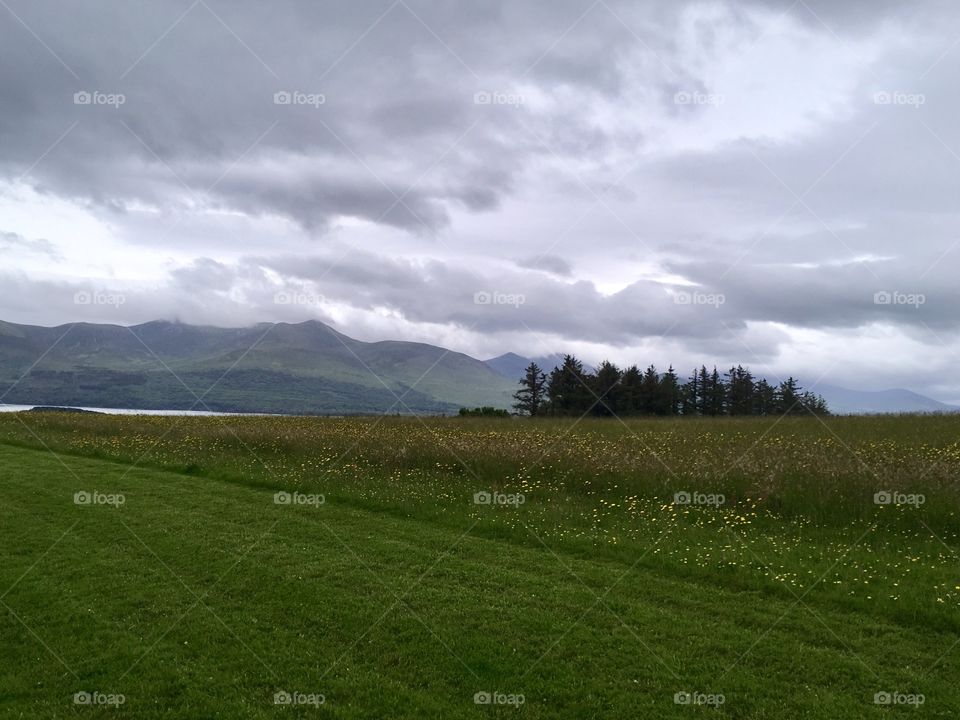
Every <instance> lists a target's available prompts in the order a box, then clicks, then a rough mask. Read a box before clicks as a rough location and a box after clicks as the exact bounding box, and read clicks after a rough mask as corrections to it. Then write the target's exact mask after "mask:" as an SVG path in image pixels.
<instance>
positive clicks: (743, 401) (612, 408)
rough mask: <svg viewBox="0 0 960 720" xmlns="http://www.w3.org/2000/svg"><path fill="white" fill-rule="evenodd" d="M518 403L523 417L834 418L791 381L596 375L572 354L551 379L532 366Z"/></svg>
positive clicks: (735, 372)
mask: <svg viewBox="0 0 960 720" xmlns="http://www.w3.org/2000/svg"><path fill="white" fill-rule="evenodd" d="M514 399H515V400H516V403H515V404H514V409H515V410H516V411H517V412H518V413H520V414H521V415H573V416H577V417H580V416H581V415H585V414H587V413H590V414H591V415H595V416H597V417H609V416H614V415H616V416H618V417H623V416H630V415H699V416H706V415H808V414H811V413H812V414H815V415H828V414H829V410H828V408H827V404H826V402H825V401H824V399H823V398H822V397H821V396H819V395H817V394H815V393H812V392H809V391H805V390H803V388H801V387H800V386H799V384H798V383H797V381H796V380H794V379H793V378H792V377H791V378H787V379H786V380H784V381H783V382H781V383H780V384H779V385H771V384H770V383H768V382H767V381H766V380H765V379H764V378H756V377H754V376H753V373H751V372H750V370H749V369H747V368H744V367H743V366H741V365H737V366H736V367H734V368H730V370H728V371H727V372H725V373H722V374H721V373H720V372H718V371H717V368H716V367H714V368H713V370H712V371H708V370H707V368H706V366H701V367H700V368H699V369H695V370H694V371H693V372H692V373H691V374H690V376H689V378H687V380H686V381H681V379H680V378H679V377H678V376H677V373H676V372H675V371H674V369H673V367H672V366H671V367H670V368H669V369H668V370H667V371H666V372H664V373H661V372H659V371H658V370H657V369H656V368H655V367H654V366H653V365H651V366H650V367H648V368H647V369H646V370H640V368H638V367H637V366H636V365H634V366H632V367H629V368H627V369H626V370H621V369H620V368H618V367H617V366H616V365H614V364H613V363H610V362H606V361H605V362H603V363H601V364H600V366H599V367H598V368H597V370H596V372H587V371H586V370H585V369H584V367H583V363H581V362H580V361H579V360H577V359H576V358H575V357H573V356H572V355H567V356H565V357H564V359H563V364H562V365H560V366H559V367H557V368H555V369H554V370H553V371H552V372H550V374H549V375H547V374H546V373H544V372H543V371H542V370H541V369H540V368H539V367H538V366H537V364H536V363H530V365H529V366H528V367H527V369H526V370H525V372H524V376H523V378H521V380H520V389H519V390H517V392H516V394H515V395H514Z"/></svg>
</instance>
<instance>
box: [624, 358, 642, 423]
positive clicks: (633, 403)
mask: <svg viewBox="0 0 960 720" xmlns="http://www.w3.org/2000/svg"><path fill="white" fill-rule="evenodd" d="M642 382H643V373H641V372H640V368H638V367H637V366H636V365H631V366H630V367H628V368H627V369H626V370H624V371H623V375H622V376H621V377H620V389H619V392H620V412H621V414H624V415H639V414H640V385H641V383H642Z"/></svg>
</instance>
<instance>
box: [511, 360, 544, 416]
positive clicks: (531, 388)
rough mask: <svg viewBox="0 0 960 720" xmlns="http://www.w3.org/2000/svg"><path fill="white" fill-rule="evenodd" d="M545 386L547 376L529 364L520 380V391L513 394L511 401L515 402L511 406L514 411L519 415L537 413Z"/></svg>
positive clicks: (535, 365) (541, 402)
mask: <svg viewBox="0 0 960 720" xmlns="http://www.w3.org/2000/svg"><path fill="white" fill-rule="evenodd" d="M546 384H547V376H546V375H545V374H544V372H543V370H541V369H540V367H539V366H538V365H537V364H536V363H535V362H532V363H530V364H529V365H528V366H527V369H526V370H524V376H523V377H522V378H521V379H520V389H519V390H517V392H515V393H514V394H513V399H514V400H516V402H515V403H514V404H513V408H514V410H516V411H517V412H518V413H520V414H521V415H531V416H533V415H536V414H537V413H539V412H540V409H541V406H542V405H543V400H544V393H545V390H546Z"/></svg>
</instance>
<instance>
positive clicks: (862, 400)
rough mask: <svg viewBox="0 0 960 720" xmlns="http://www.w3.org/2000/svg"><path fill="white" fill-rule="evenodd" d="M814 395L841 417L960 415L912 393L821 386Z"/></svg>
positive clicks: (898, 390) (819, 385) (954, 410)
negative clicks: (946, 413)
mask: <svg viewBox="0 0 960 720" xmlns="http://www.w3.org/2000/svg"><path fill="white" fill-rule="evenodd" d="M814 392H817V393H819V394H820V395H822V396H823V398H824V400H826V401H827V405H828V406H829V408H830V412H832V413H834V414H838V415H845V414H869V413H913V412H960V407H958V406H956V405H947V404H946V403H942V402H940V401H939V400H934V399H933V398H929V397H926V396H925V395H920V394H919V393H915V392H913V391H911V390H902V389H896V390H875V391H869V390H850V389H848V388H842V387H837V386H836V385H824V384H822V383H821V384H818V385H817V386H816V387H815V388H814Z"/></svg>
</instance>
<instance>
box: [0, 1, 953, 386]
mask: <svg viewBox="0 0 960 720" xmlns="http://www.w3.org/2000/svg"><path fill="white" fill-rule="evenodd" d="M958 75H960V6H957V4H956V3H955V2H946V1H944V2H938V1H936V0H932V1H930V2H914V3H905V2H894V1H893V0H798V1H797V2H789V1H788V0H766V1H760V0H755V1H753V2H748V1H743V0H741V1H740V2H730V3H726V2H685V1H683V0H670V1H669V2H668V1H667V0H658V1H657V2H638V1H637V0H623V1H621V0H597V1H596V2H591V1H590V0H549V1H548V0H485V1H484V2H482V3H481V2H467V1H466V0H460V1H457V0H396V1H395V2H391V1H390V0H349V1H348V0H336V1H334V0H320V1H311V0H296V1H295V0H275V1H274V2H270V3H263V2H250V1H249V0H197V1H196V2H194V1H193V0H162V1H161V0H156V1H148V2H144V1H142V0H124V1H123V2H120V1H119V0H112V1H108V2H104V1H96V0H89V1H87V2H83V3H63V2H62V1H61V2H53V1H52V0H2V1H0V253H2V258H3V263H2V266H0V274H2V276H0V319H4V320H8V321H11V322H19V323H30V324H41V325H57V324H61V323H66V322H73V321H78V320H84V321H91V322H114V323H120V324H133V323H138V322H144V321H148V320H153V319H170V320H174V319H177V320H181V321H184V322H190V323H200V324H212V325H227V326H238V325H247V324H252V323H255V322H261V321H278V320H284V321H299V320H305V319H310V318H315V319H319V320H322V321H324V322H328V323H330V324H332V325H334V326H335V327H337V329H339V330H340V331H342V332H344V333H346V334H348V335H351V336H354V337H358V338H361V339H365V340H379V339H406V340H418V341H425V342H432V343H436V344H441V345H445V346H447V347H452V348H454V349H456V350H460V351H463V352H468V353H470V354H473V355H475V356H478V357H484V358H485V357H490V356H493V355H497V354H500V353H502V352H506V351H508V350H513V351H516V352H519V353H521V354H528V355H534V354H541V353H546V352H553V351H574V352H576V353H577V354H579V355H581V356H582V357H583V358H584V359H585V360H588V361H591V362H597V361H599V360H601V359H603V358H610V359H612V360H614V361H615V362H619V363H622V364H623V363H633V362H637V363H640V364H647V363H650V362H654V363H657V364H658V365H661V366H665V365H666V364H668V363H670V362H673V363H674V364H675V365H676V366H677V367H678V369H679V370H680V371H681V373H682V374H686V373H687V371H688V370H689V367H690V366H691V365H692V364H693V363H697V364H699V363H700V362H705V363H708V364H712V363H714V362H715V363H717V364H719V365H721V366H728V365H729V364H730V363H732V362H743V363H744V364H749V365H751V366H752V367H753V368H754V370H755V371H757V372H758V373H759V374H765V375H767V376H768V377H771V378H775V377H777V376H785V375H786V374H787V373H792V374H794V375H799V376H801V377H802V378H804V379H805V380H806V381H807V383H812V382H813V381H815V380H818V379H820V378H821V377H822V376H823V377H824V381H829V382H834V383H837V384H843V385H847V386H849V387H854V388H862V389H880V388H885V387H897V386H901V387H909V388H911V389H914V390H917V391H920V392H925V393H928V394H931V395H933V396H935V397H937V398H938V399H942V400H945V401H948V402H960V372H956V371H957V370H958V369H960V336H958V329H960V313H958V312H957V310H958V308H960V282H958V277H957V275H958V268H960V226H958V219H960V215H958V211H960V122H958V121H957V118H958V117H960V94H958V91H957V81H956V78H957V77H958Z"/></svg>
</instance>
